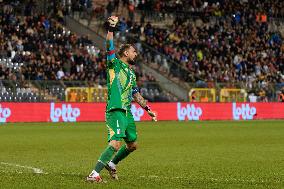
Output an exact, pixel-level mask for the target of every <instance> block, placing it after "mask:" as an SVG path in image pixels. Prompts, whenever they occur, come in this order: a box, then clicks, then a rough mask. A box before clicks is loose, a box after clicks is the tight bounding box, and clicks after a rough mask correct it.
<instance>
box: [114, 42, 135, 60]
mask: <svg viewBox="0 0 284 189" xmlns="http://www.w3.org/2000/svg"><path fill="white" fill-rule="evenodd" d="M130 47H133V48H134V49H136V48H135V46H134V45H133V44H130V43H126V44H122V45H121V46H120V48H119V50H118V52H117V55H118V56H119V57H120V58H121V57H123V56H124V54H123V53H124V52H125V51H127V50H128V49H129V48H130Z"/></svg>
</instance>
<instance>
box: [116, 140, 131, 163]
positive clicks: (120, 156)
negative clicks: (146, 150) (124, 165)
mask: <svg viewBox="0 0 284 189" xmlns="http://www.w3.org/2000/svg"><path fill="white" fill-rule="evenodd" d="M130 153H131V152H130V151H129V150H127V148H126V144H124V145H123V146H121V148H120V149H119V150H118V152H117V154H116V155H115V156H114V158H113V160H111V161H112V162H113V163H114V164H118V162H120V161H121V160H123V159H124V158H126V157H127V156H128V155H129V154H130Z"/></svg>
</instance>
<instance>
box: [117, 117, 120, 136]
mask: <svg viewBox="0 0 284 189" xmlns="http://www.w3.org/2000/svg"><path fill="white" fill-rule="evenodd" d="M116 127H117V129H116V134H118V135H119V134H120V129H119V123H118V120H116Z"/></svg>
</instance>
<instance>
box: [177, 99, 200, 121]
mask: <svg viewBox="0 0 284 189" xmlns="http://www.w3.org/2000/svg"><path fill="white" fill-rule="evenodd" d="M201 115H202V109H201V108H200V107H195V105H194V104H187V105H186V106H185V107H182V106H181V103H180V102H178V103H177V117H178V120H186V118H187V119H188V120H199V117H200V116H201Z"/></svg>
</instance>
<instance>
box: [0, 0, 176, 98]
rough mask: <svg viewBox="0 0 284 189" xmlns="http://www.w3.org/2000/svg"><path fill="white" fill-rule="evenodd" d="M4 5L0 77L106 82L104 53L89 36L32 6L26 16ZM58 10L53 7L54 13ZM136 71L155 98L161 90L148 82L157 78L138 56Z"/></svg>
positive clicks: (167, 95)
mask: <svg viewBox="0 0 284 189" xmlns="http://www.w3.org/2000/svg"><path fill="white" fill-rule="evenodd" d="M31 3H33V2H32V1H31ZM26 6H29V7H33V6H30V5H29V4H27V5H26ZM3 7H4V8H3V9H2V12H1V17H0V23H1V26H2V28H1V31H0V41H1V49H0V62H1V64H0V78H1V79H3V80H11V81H24V80H49V81H50V80H62V81H88V82H89V83H96V84H97V85H100V86H103V85H105V80H106V71H105V70H106V68H105V66H106V55H105V52H103V51H101V50H99V49H98V48H96V47H95V46H94V44H93V42H92V41H91V40H90V39H89V36H78V35H76V34H74V33H72V32H70V31H69V30H67V29H66V28H65V27H64V26H63V25H62V23H61V18H60V17H58V16H54V17H48V16H46V15H43V14H37V13H36V11H33V10H32V8H31V10H30V11H27V12H25V13H24V14H25V16H19V15H18V14H17V12H16V10H15V9H14V8H15V4H13V3H9V2H8V3H5V4H4V6H3ZM7 7H8V8H7ZM60 10H61V9H60V8H59V9H57V11H55V13H56V15H58V14H57V13H58V11H60ZM140 62H141V61H140ZM7 65H9V66H7ZM135 71H136V74H137V77H138V78H139V79H138V83H139V84H140V86H141V87H144V88H145V89H144V91H145V90H146V92H145V94H146V96H147V95H149V98H150V100H151V101H154V100H155V98H158V97H156V96H159V95H160V93H161V90H160V89H158V88H157V85H156V84H151V82H156V80H155V78H154V77H153V76H152V75H151V73H145V72H144V71H143V70H142V69H141V67H140V64H139V60H138V64H137V66H136V67H135ZM94 81H95V82H94ZM147 83H149V84H148V86H147ZM149 87H150V88H149ZM148 89H149V91H148ZM159 98H160V100H161V101H168V100H170V98H173V97H172V95H170V94H168V93H162V94H161V95H160V97H159Z"/></svg>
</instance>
